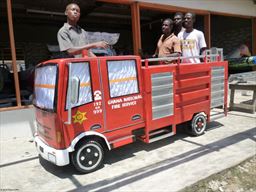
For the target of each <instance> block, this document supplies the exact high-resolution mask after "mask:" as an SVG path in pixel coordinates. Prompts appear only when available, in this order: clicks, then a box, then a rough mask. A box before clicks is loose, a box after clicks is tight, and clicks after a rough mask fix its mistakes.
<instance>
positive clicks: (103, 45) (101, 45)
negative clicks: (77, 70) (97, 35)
mask: <svg viewBox="0 0 256 192" xmlns="http://www.w3.org/2000/svg"><path fill="white" fill-rule="evenodd" d="M94 47H96V48H104V49H107V48H108V47H109V44H108V43H107V42H106V41H99V42H96V43H94Z"/></svg>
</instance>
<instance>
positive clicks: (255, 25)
mask: <svg viewBox="0 0 256 192" xmlns="http://www.w3.org/2000/svg"><path fill="white" fill-rule="evenodd" d="M252 55H256V17H253V18H252Z"/></svg>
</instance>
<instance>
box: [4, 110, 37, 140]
mask: <svg viewBox="0 0 256 192" xmlns="http://www.w3.org/2000/svg"><path fill="white" fill-rule="evenodd" d="M34 124H35V114H34V108H29V109H21V110H13V111H2V112H0V137H1V140H2V139H4V140H5V139H12V138H18V137H27V138H32V136H33V134H34V132H35V126H34Z"/></svg>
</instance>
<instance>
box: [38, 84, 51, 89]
mask: <svg viewBox="0 0 256 192" xmlns="http://www.w3.org/2000/svg"><path fill="white" fill-rule="evenodd" d="M35 87H39V88H46V89H54V88H55V85H50V84H35Z"/></svg>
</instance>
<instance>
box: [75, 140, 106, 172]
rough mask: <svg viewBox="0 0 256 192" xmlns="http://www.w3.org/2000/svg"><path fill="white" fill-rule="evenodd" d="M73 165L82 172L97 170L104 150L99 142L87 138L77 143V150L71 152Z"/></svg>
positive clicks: (101, 161)
mask: <svg viewBox="0 0 256 192" xmlns="http://www.w3.org/2000/svg"><path fill="white" fill-rule="evenodd" d="M71 158H72V163H73V165H74V167H75V168H76V169H77V170H78V171H80V172H83V173H90V172H93V171H95V170H97V169H98V168H99V167H100V166H101V165H102V163H103V159H104V150H103V148H102V146H101V144H100V143H98V142H97V141H94V140H89V141H86V142H82V143H80V144H79V146H78V148H77V150H76V151H75V152H74V153H72V156H71Z"/></svg>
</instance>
